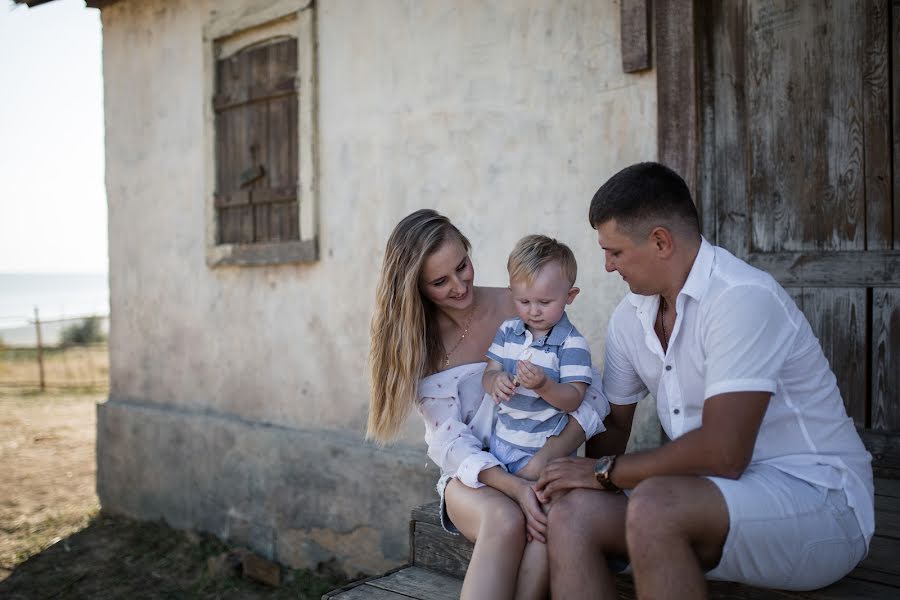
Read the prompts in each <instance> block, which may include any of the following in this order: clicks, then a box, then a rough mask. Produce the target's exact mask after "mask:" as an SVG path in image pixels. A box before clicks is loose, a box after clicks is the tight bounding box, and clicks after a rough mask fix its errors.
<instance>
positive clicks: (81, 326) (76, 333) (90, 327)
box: [59, 317, 106, 346]
mask: <svg viewBox="0 0 900 600" xmlns="http://www.w3.org/2000/svg"><path fill="white" fill-rule="evenodd" d="M105 339H106V336H104V335H103V331H101V329H100V317H87V318H85V319H82V320H81V322H80V323H75V324H73V325H69V326H68V327H66V328H64V329H63V330H62V333H61V334H60V341H59V345H60V346H85V345H87V344H94V343H97V342H102V341H104V340H105Z"/></svg>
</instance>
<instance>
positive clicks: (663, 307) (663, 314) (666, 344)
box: [659, 296, 669, 352]
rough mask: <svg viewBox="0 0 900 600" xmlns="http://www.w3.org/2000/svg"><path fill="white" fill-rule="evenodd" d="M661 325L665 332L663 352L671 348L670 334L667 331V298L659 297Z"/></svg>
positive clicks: (663, 332)
mask: <svg viewBox="0 0 900 600" xmlns="http://www.w3.org/2000/svg"><path fill="white" fill-rule="evenodd" d="M659 326H660V328H661V329H662V334H663V352H665V351H666V350H667V349H668V348H669V334H668V333H666V299H665V298H663V297H662V296H660V297H659Z"/></svg>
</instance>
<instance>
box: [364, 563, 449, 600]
mask: <svg viewBox="0 0 900 600" xmlns="http://www.w3.org/2000/svg"><path fill="white" fill-rule="evenodd" d="M367 585H369V586H371V587H377V588H380V589H382V590H386V591H389V592H394V593H397V594H404V595H406V596H409V597H410V598H416V599H417V600H456V599H457V598H459V593H460V591H461V590H462V580H461V579H458V578H456V577H451V576H450V575H445V574H443V573H437V572H435V571H429V570H428V569H422V568H420V567H408V568H406V569H401V570H399V571H396V572H395V573H393V574H392V575H388V576H387V577H382V578H380V579H375V580H373V581H370V582H369V583H368V584H367Z"/></svg>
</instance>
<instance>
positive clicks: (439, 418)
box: [367, 209, 605, 598]
mask: <svg viewBox="0 0 900 600" xmlns="http://www.w3.org/2000/svg"><path fill="white" fill-rule="evenodd" d="M469 248H470V244H469V241H468V240H467V239H466V238H465V236H463V235H462V233H460V232H459V230H458V229H457V228H456V227H454V226H453V224H452V223H450V221H449V220H448V219H447V218H446V217H443V216H441V215H440V214H438V213H437V212H435V211H433V210H427V209H425V210H419V211H416V212H414V213H412V214H411V215H409V216H407V217H406V218H404V219H403V220H402V221H401V222H400V223H399V224H398V225H397V226H396V227H395V228H394V231H393V233H392V234H391V236H390V238H389V239H388V243H387V248H386V251H385V255H384V262H383V266H382V271H381V277H380V280H379V283H378V290H377V294H376V304H375V312H374V315H373V317H372V325H371V337H372V339H371V351H370V355H369V375H370V382H371V386H372V390H371V391H372V394H371V403H370V407H369V422H368V432H367V436H368V437H369V438H370V439H374V440H376V441H379V442H385V441H388V440H389V439H391V438H392V437H394V436H395V435H396V434H397V432H398V430H399V428H400V426H401V424H402V423H403V421H404V419H405V417H406V416H407V415H408V414H409V412H410V410H411V409H412V408H413V407H414V406H415V407H416V408H417V410H418V412H419V413H420V415H421V416H422V418H423V420H424V422H425V440H426V442H427V444H428V456H429V457H430V458H431V459H432V460H434V461H435V463H437V465H438V466H439V467H440V468H441V474H442V475H441V479H440V480H439V482H438V492H439V494H440V496H441V512H442V522H443V524H444V526H445V528H446V529H447V530H448V531H451V532H457V531H458V532H460V533H462V534H463V535H464V536H465V537H466V538H467V539H469V540H470V541H473V542H474V543H475V550H474V552H473V554H472V560H471V561H470V563H469V569H468V571H467V573H466V578H465V581H464V583H463V588H462V594H461V598H513V597H515V598H532V597H534V598H541V597H545V596H546V593H547V560H546V547H545V546H544V544H543V542H544V541H545V538H544V534H545V531H546V523H547V521H546V518H545V516H544V513H543V511H542V509H541V506H540V503H539V502H538V500H537V498H536V496H535V493H534V490H533V489H532V487H531V484H532V483H533V480H535V479H537V477H538V475H539V474H540V470H541V468H542V466H543V465H544V464H546V462H547V461H548V460H550V459H552V458H556V457H559V456H565V455H567V454H570V453H572V452H573V451H574V450H575V449H576V448H577V447H578V446H579V445H580V444H581V443H582V442H583V441H584V439H585V432H587V433H588V435H589V436H592V435H594V434H595V433H597V432H599V431H601V430H602V427H603V426H602V422H601V419H602V417H603V416H605V415H598V414H597V412H596V411H595V410H594V409H593V408H592V407H591V404H590V400H591V397H592V396H593V397H594V398H596V396H597V394H599V392H598V391H597V390H596V389H595V388H591V389H590V390H588V394H587V395H586V397H585V399H586V400H588V401H586V402H583V403H582V407H581V408H580V409H579V411H578V412H576V413H573V416H574V417H575V418H574V419H569V425H568V426H567V427H566V429H565V430H564V431H563V432H562V433H561V434H560V435H559V436H557V437H555V438H551V439H550V440H548V442H547V444H546V445H545V446H544V448H543V449H542V450H541V451H540V452H538V454H537V456H535V458H534V459H532V461H531V463H529V464H528V465H527V466H526V467H525V469H524V470H523V471H521V472H520V475H521V476H516V475H510V474H509V473H508V472H506V470H505V469H504V468H503V467H502V466H500V462H499V461H498V460H497V459H496V458H494V457H493V456H492V455H491V454H490V453H489V452H486V451H484V450H483V448H485V447H486V446H487V441H488V439H489V437H490V430H491V427H492V426H493V422H494V404H493V402H491V401H490V400H489V399H487V401H483V399H484V391H483V389H482V388H481V375H482V372H483V371H484V367H485V353H486V351H487V349H488V347H489V346H490V344H491V341H492V339H493V337H494V332H495V331H496V330H497V327H498V326H499V325H500V323H502V322H503V321H504V320H505V319H506V318H508V317H509V316H511V315H513V314H515V308H514V306H513V302H512V297H511V294H510V291H509V290H508V289H503V288H483V287H475V286H474V284H473V280H474V276H475V274H474V269H473V267H472V262H471V260H470V258H469ZM595 381H599V377H595Z"/></svg>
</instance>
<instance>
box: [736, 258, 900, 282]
mask: <svg viewBox="0 0 900 600" xmlns="http://www.w3.org/2000/svg"><path fill="white" fill-rule="evenodd" d="M745 260H746V261H747V262H749V263H750V264H751V265H753V266H754V267H756V268H758V269H762V270H763V271H766V272H767V273H769V274H770V275H772V277H774V278H775V279H777V280H778V282H779V283H780V284H781V285H783V286H798V287H807V286H835V287H900V252H872V251H869V252H829V253H821V254H820V253H809V254H807V253H804V252H765V253H763V252H753V253H750V254H749V255H748V256H747V257H746V258H745Z"/></svg>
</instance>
